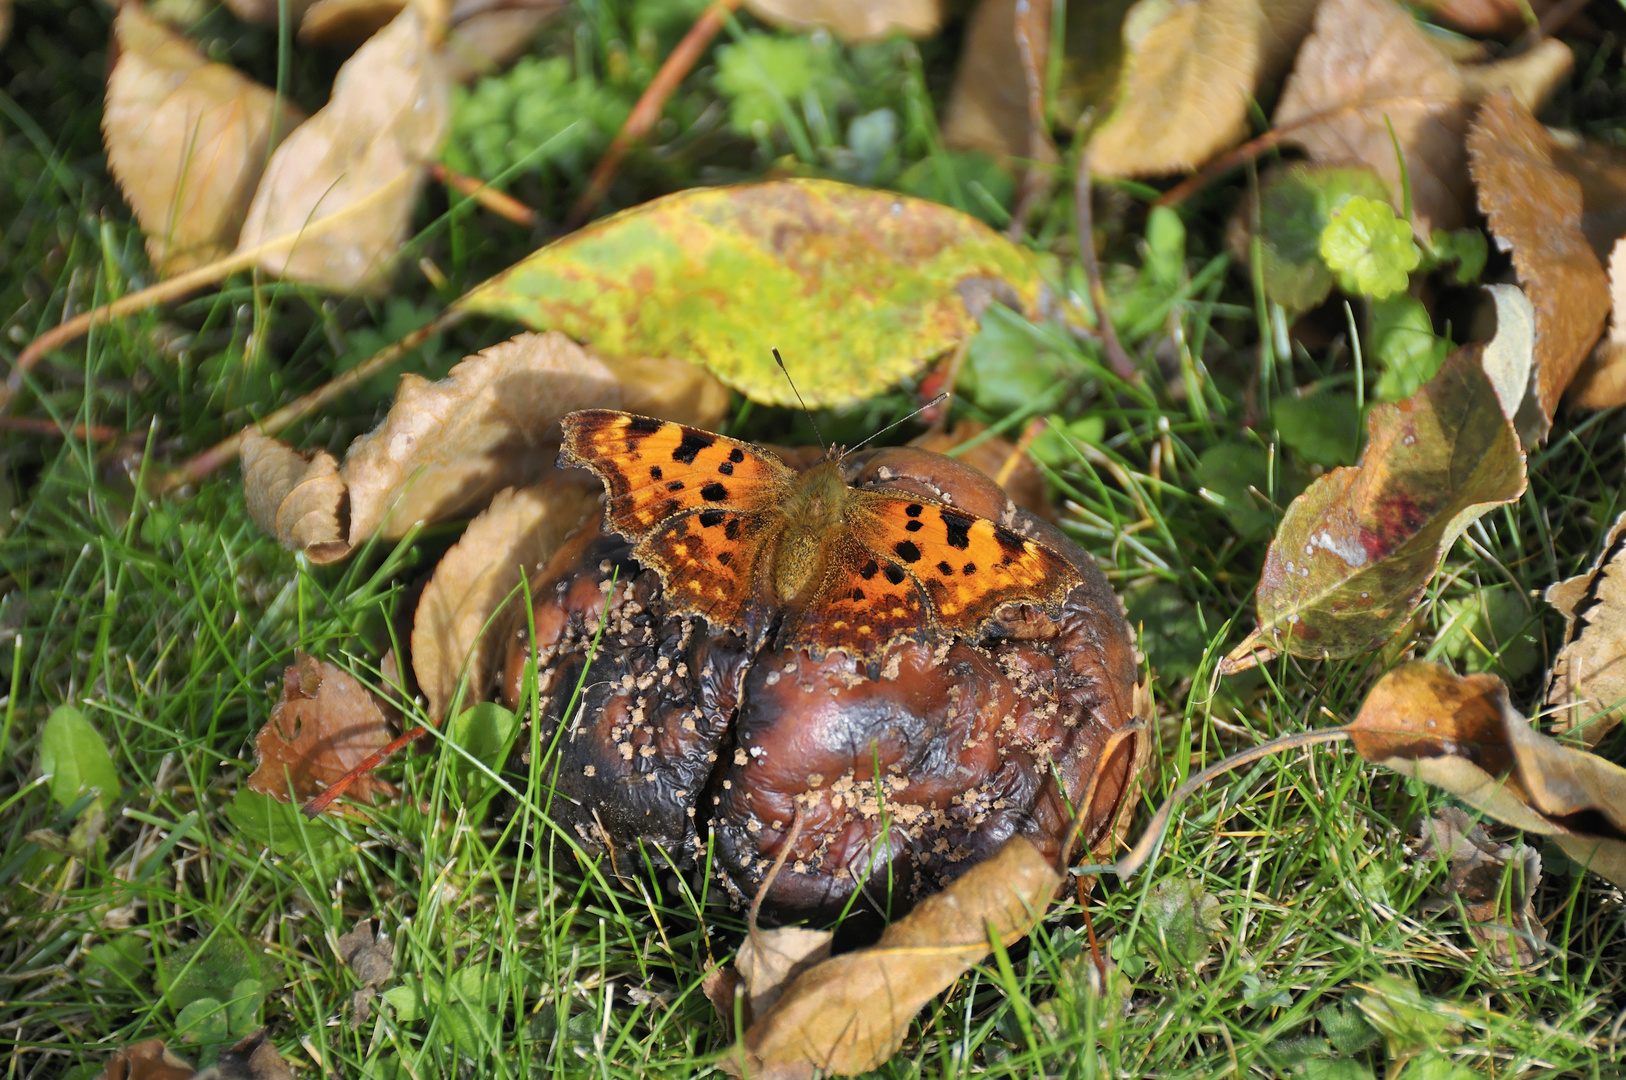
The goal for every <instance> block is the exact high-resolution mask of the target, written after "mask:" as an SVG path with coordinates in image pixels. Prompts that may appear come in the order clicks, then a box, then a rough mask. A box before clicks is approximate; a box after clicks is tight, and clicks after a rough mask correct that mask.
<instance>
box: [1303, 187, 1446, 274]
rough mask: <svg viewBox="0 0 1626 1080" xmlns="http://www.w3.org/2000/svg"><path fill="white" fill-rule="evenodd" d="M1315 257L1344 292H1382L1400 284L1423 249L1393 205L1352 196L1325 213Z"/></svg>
mask: <svg viewBox="0 0 1626 1080" xmlns="http://www.w3.org/2000/svg"><path fill="white" fill-rule="evenodd" d="M1320 251H1321V257H1322V258H1323V259H1324V260H1326V263H1327V266H1329V267H1330V268H1331V269H1332V271H1333V273H1335V274H1337V275H1338V284H1339V287H1340V288H1342V289H1343V290H1344V291H1345V292H1349V293H1356V294H1360V295H1364V296H1371V297H1376V298H1378V299H1382V298H1383V297H1386V296H1390V295H1393V294H1394V293H1397V292H1400V291H1401V290H1403V289H1405V287H1406V284H1407V282H1408V281H1409V280H1410V278H1409V275H1410V274H1411V272H1412V271H1413V270H1415V269H1417V264H1418V263H1420V262H1421V261H1422V258H1423V253H1422V251H1421V250H1419V249H1418V247H1417V243H1416V241H1414V240H1413V239H1412V235H1411V224H1410V223H1409V222H1406V221H1402V220H1400V219H1399V218H1397V217H1395V211H1394V207H1392V206H1390V205H1389V204H1388V203H1386V202H1380V201H1379V200H1377V199H1369V198H1367V197H1366V196H1364V195H1356V196H1354V197H1353V198H1351V199H1350V200H1349V201H1348V202H1346V203H1344V205H1343V206H1340V207H1338V208H1337V209H1336V210H1334V211H1332V213H1331V214H1330V215H1328V219H1327V225H1326V227H1325V228H1324V229H1322V230H1321V243H1320Z"/></svg>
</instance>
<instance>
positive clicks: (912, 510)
mask: <svg viewBox="0 0 1626 1080" xmlns="http://www.w3.org/2000/svg"><path fill="white" fill-rule="evenodd" d="M923 509H924V507H922V506H921V505H920V504H919V503H910V504H909V505H908V506H906V507H904V508H903V512H904V513H905V514H908V515H909V516H910V517H919V516H920V512H921V510H923Z"/></svg>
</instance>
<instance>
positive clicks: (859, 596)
mask: <svg viewBox="0 0 1626 1080" xmlns="http://www.w3.org/2000/svg"><path fill="white" fill-rule="evenodd" d="M852 596H853V599H854V600H858V601H862V600H863V599H864V590H863V589H854V590H853V593H852Z"/></svg>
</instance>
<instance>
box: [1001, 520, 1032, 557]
mask: <svg viewBox="0 0 1626 1080" xmlns="http://www.w3.org/2000/svg"><path fill="white" fill-rule="evenodd" d="M994 539H995V540H996V541H997V542H998V543H999V549H1000V550H1001V551H1003V552H1004V553H1005V561H1006V562H1012V561H1013V560H1015V559H1019V558H1021V556H1022V554H1023V553H1024V552H1025V551H1027V541H1026V540H1023V539H1022V538H1021V537H1020V536H1018V535H1017V534H1016V533H1014V532H1012V531H1011V530H1009V529H1007V528H1006V527H1005V526H1003V525H995V526H994Z"/></svg>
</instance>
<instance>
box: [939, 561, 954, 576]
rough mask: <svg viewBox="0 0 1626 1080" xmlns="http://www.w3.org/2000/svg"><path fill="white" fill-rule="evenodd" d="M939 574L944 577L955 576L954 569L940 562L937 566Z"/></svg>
mask: <svg viewBox="0 0 1626 1080" xmlns="http://www.w3.org/2000/svg"><path fill="white" fill-rule="evenodd" d="M937 572H938V573H939V574H942V575H943V576H944V577H951V576H952V575H953V574H954V567H952V566H950V565H949V564H948V563H946V562H940V563H938V564H937Z"/></svg>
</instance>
